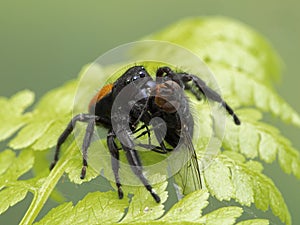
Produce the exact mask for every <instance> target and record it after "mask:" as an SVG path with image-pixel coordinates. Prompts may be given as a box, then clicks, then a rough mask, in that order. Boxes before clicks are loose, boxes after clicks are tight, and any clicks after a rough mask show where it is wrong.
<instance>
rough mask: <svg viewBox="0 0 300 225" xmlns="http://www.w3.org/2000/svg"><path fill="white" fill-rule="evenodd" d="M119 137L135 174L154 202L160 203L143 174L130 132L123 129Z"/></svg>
mask: <svg viewBox="0 0 300 225" xmlns="http://www.w3.org/2000/svg"><path fill="white" fill-rule="evenodd" d="M118 137H120V138H121V140H120V141H121V144H122V148H123V150H124V151H125V154H126V158H127V160H128V162H129V164H130V166H131V169H132V171H133V172H134V174H135V175H136V176H137V177H138V178H139V179H140V180H141V182H142V183H143V184H144V186H145V188H146V189H147V190H148V191H149V192H150V194H151V195H152V197H153V198H154V200H155V201H156V202H157V203H159V202H160V197H159V196H158V195H157V194H156V193H155V192H154V190H153V188H152V186H151V185H150V184H149V182H148V180H147V179H146V178H145V176H144V174H143V167H142V163H141V161H140V158H139V155H138V153H137V151H136V150H134V143H133V141H132V140H131V138H130V135H129V133H128V131H126V130H124V129H122V130H120V132H119V135H118Z"/></svg>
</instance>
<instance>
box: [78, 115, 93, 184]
mask: <svg viewBox="0 0 300 225" xmlns="http://www.w3.org/2000/svg"><path fill="white" fill-rule="evenodd" d="M94 128H95V120H94V119H91V120H89V121H88V125H87V127H86V132H85V135H84V139H83V143H82V164H83V166H82V169H81V175H80V178H81V179H84V177H85V174H86V168H87V166H88V163H87V151H88V147H89V146H90V144H91V140H92V136H93V133H94Z"/></svg>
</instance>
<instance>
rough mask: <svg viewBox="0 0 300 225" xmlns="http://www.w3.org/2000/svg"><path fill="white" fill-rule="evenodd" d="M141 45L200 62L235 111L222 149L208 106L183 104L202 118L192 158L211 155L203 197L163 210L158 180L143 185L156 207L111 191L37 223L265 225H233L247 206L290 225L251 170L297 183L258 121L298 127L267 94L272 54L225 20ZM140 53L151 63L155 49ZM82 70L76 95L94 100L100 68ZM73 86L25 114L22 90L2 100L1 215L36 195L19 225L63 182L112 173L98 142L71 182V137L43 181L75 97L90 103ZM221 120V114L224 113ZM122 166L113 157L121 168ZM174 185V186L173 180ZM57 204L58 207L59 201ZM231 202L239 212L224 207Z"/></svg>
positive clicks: (288, 151) (274, 64) (179, 27)
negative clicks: (169, 48)
mask: <svg viewBox="0 0 300 225" xmlns="http://www.w3.org/2000/svg"><path fill="white" fill-rule="evenodd" d="M240 34H243V35H240ZM148 38H150V39H158V40H165V41H170V42H173V43H175V44H179V45H182V46H184V47H185V48H188V49H189V50H191V51H192V52H194V53H195V54H196V55H198V56H199V57H200V58H202V59H204V61H205V62H206V63H207V65H208V66H209V68H210V69H211V70H212V71H213V72H214V74H215V77H216V79H217V81H218V83H219V84H220V86H221V89H222V92H223V96H224V98H225V99H226V101H227V102H228V103H229V104H230V105H233V106H234V108H235V109H237V108H240V109H239V110H236V112H237V114H238V116H239V117H240V118H241V121H242V125H241V126H236V125H235V124H233V122H232V118H227V119H226V131H225V136H224V138H223V139H222V140H220V137H218V135H217V134H215V136H214V138H213V139H212V140H210V137H211V136H212V135H213V134H214V133H213V132H214V131H216V130H220V129H221V128H220V127H218V123H217V122H216V118H214V117H213V116H211V113H210V112H211V111H210V107H208V104H206V103H203V102H201V103H199V102H198V101H197V100H194V99H192V98H191V105H192V106H193V114H194V115H198V114H201V116H199V117H195V118H199V119H198V120H197V121H195V135H194V137H193V143H194V146H195V149H196V151H197V154H198V158H199V160H201V159H202V157H203V152H204V150H205V149H206V147H207V146H208V143H210V144H211V145H210V147H211V148H214V150H215V153H216V154H215V155H213V156H211V161H210V164H208V165H207V167H206V168H204V170H203V171H202V182H203V186H204V188H203V190H198V191H194V192H192V193H190V194H188V195H186V196H185V197H184V198H183V199H181V200H180V201H178V202H177V203H176V204H174V205H173V206H172V207H171V208H170V209H169V210H166V209H165V208H164V207H165V202H166V200H167V198H168V192H167V190H166V186H167V182H166V181H164V182H162V180H164V177H163V176H159V175H156V176H154V175H151V176H149V178H150V179H151V181H156V183H158V184H157V185H155V190H156V191H157V193H158V194H159V195H160V197H161V199H162V202H161V203H160V204H157V203H155V202H154V201H153V199H152V197H151V195H149V193H148V192H147V190H145V188H144V187H124V191H125V193H126V194H130V195H133V197H131V198H127V197H125V198H124V199H123V200H119V199H117V193H116V192H115V191H109V192H94V193H89V194H87V195H86V196H85V197H84V198H83V199H82V200H81V201H79V202H78V203H77V204H73V203H72V202H68V203H63V204H61V205H59V206H58V207H56V208H54V209H52V210H51V211H49V212H48V213H47V215H46V216H44V217H43V218H42V219H41V220H40V221H38V222H37V223H36V224H115V223H123V224H235V223H236V222H237V224H239V225H248V224H269V221H268V220H266V219H258V218H252V219H251V218H250V219H248V220H245V221H241V220H243V217H241V216H242V215H243V212H244V210H243V209H244V208H247V207H250V206H252V205H254V206H255V207H256V208H257V210H261V211H267V210H269V209H270V210H272V213H273V214H274V215H275V216H277V217H278V218H279V219H280V220H281V221H282V222H283V223H286V224H291V217H290V214H289V211H288V207H287V205H286V203H285V201H284V199H283V196H282V195H281V193H280V191H279V190H278V188H277V187H276V186H275V184H274V183H273V181H272V180H271V179H270V178H269V177H267V176H266V175H264V174H263V166H262V164H261V163H260V162H259V161H260V160H261V161H263V162H265V163H273V162H274V161H275V160H276V158H277V161H278V163H279V165H280V166H281V168H282V170H283V171H284V172H286V173H288V174H289V173H292V174H293V175H294V176H295V177H296V178H298V179H299V178H300V156H299V151H298V150H297V149H295V147H293V146H292V144H291V143H290V141H289V140H288V138H286V137H283V136H282V135H281V134H280V131H279V130H278V129H277V128H275V127H273V126H272V125H270V124H266V123H265V122H263V116H262V115H263V112H267V113H271V114H273V115H275V116H276V117H278V118H280V119H281V120H282V121H283V122H287V123H292V124H293V125H296V126H300V117H299V115H298V114H297V112H295V111H294V110H293V109H292V107H291V106H289V105H288V103H286V102H285V101H284V100H283V99H282V98H281V97H280V96H278V94H277V93H276V92H275V90H274V88H273V85H274V82H276V81H278V80H279V78H280V60H279V58H278V56H277V54H276V53H275V52H274V50H273V49H272V48H271V46H270V45H269V44H268V43H267V42H266V41H265V40H264V39H263V38H262V37H261V36H260V35H258V34H257V33H256V32H254V31H253V30H252V29H250V28H248V27H246V26H245V25H243V24H240V23H238V22H236V21H232V20H229V19H225V18H196V19H188V20H184V21H181V22H179V23H177V24H175V25H172V26H170V27H169V28H166V29H165V30H163V31H161V32H159V33H157V34H153V35H151V36H149V37H148ZM148 51H149V52H150V53H151V54H153V55H155V54H158V52H155V50H153V52H151V51H152V50H151V49H148ZM87 69H89V70H90V72H91V73H92V74H93V75H94V76H92V77H91V79H90V80H89V81H88V82H86V83H84V84H83V92H84V93H91V94H94V93H93V92H91V91H90V88H91V87H90V86H92V85H98V84H101V83H103V82H104V81H102V80H100V81H99V83H98V82H97V83H95V82H94V79H93V78H94V77H99V74H103V73H104V74H105V73H106V71H107V70H106V69H107V68H104V69H103V68H99V67H95V66H92V67H85V68H84V69H83V71H82V73H83V74H84V73H85V72H86V71H87ZM80 76H81V75H80ZM79 80H80V79H77V80H74V81H71V82H68V83H67V84H65V85H63V86H61V87H59V88H57V89H54V90H52V91H50V92H49V93H47V94H46V95H45V96H44V97H42V98H41V100H40V101H39V102H38V103H37V104H36V105H34V107H33V108H32V110H31V109H28V107H29V106H31V105H32V104H33V101H34V94H33V93H32V92H30V91H28V90H25V91H21V92H19V93H17V94H16V95H14V96H12V97H11V98H9V99H6V98H0V104H1V109H0V140H1V141H3V140H7V139H8V138H11V139H10V140H9V143H8V148H10V149H7V150H5V151H2V152H1V153H0V199H2V201H1V205H0V214H2V213H4V212H5V211H6V210H7V209H8V208H9V207H12V206H14V205H15V204H17V203H18V202H20V201H22V200H23V199H24V198H25V197H26V195H27V193H28V192H31V193H32V194H33V196H34V197H33V200H32V202H31V205H30V206H29V208H28V210H27V212H26V214H25V216H24V218H23V219H22V221H21V223H20V224H32V223H34V222H36V217H37V216H38V214H39V212H40V211H41V209H42V207H43V206H44V205H45V203H46V201H47V199H48V198H49V197H50V195H51V194H52V195H53V194H55V186H56V184H57V183H58V181H59V179H60V178H61V177H62V176H63V174H64V173H67V174H68V177H69V179H70V180H71V181H72V182H75V183H79V184H80V183H82V182H88V181H90V180H92V179H94V178H95V177H97V176H98V175H99V172H97V171H101V170H103V169H104V171H103V173H104V174H105V175H106V176H109V175H111V171H110V170H109V171H108V170H105V168H110V161H109V153H108V151H106V147H105V143H104V142H103V141H102V140H100V141H99V142H95V143H93V144H97V145H99V144H101V145H102V146H104V147H103V148H101V150H100V153H101V157H99V162H98V164H100V168H95V167H94V166H93V165H92V163H91V164H90V165H92V166H90V167H89V168H88V171H87V177H86V179H85V180H81V179H79V173H80V169H81V163H82V162H81V153H80V149H79V148H78V143H76V141H75V140H73V139H71V138H70V139H68V142H67V143H66V144H65V145H64V147H63V151H62V155H61V158H60V160H59V162H58V163H57V165H56V166H55V167H54V169H53V170H52V171H51V173H49V172H48V163H46V162H45V161H46V160H45V159H44V157H45V153H46V152H47V151H48V150H50V149H51V148H52V147H53V146H55V144H56V141H57V137H58V136H59V135H60V133H61V132H62V131H63V130H64V128H65V126H66V124H67V123H68V122H69V120H70V119H71V116H72V110H73V107H74V106H73V103H74V96H75V94H77V101H79V102H87V101H88V99H90V97H91V96H87V97H86V96H84V95H81V94H78V93H77V92H76V90H77V86H78V84H79ZM92 88H94V87H92ZM250 107H251V108H250ZM76 110H82V108H80V107H79V108H78V109H76ZM76 110H75V111H76ZM220 111H221V110H220ZM79 112H81V111H79ZM220 113H223V114H224V112H223V111H221V112H220ZM212 127H213V128H214V129H212ZM101 132H102V133H103V132H104V130H102V131H100V133H101ZM216 133H217V132H216ZM78 135H79V138H78V139H80V140H81V139H82V138H81V137H80V136H82V134H81V133H80V132H79V134H78ZM209 141H211V142H209ZM79 146H80V144H79ZM11 149H13V150H11ZM14 150H19V151H14ZM96 150H98V151H99V147H97V148H96V147H93V146H91V149H90V158H89V159H90V161H93V159H94V158H97V159H98V157H94V155H93V153H94V151H96ZM151 154H153V155H152V156H153V157H148V158H150V159H152V160H162V157H163V156H157V154H155V153H151ZM123 158H124V155H122V153H121V160H123ZM142 159H143V161H144V162H145V163H146V164H147V163H149V164H151V162H150V161H147V157H143V155H142ZM174 163H175V162H174ZM45 164H47V165H45ZM129 172H130V173H131V171H129ZM126 173H128V171H125V170H124V169H121V171H120V174H121V176H122V175H125V174H126ZM126 176H127V175H126ZM131 176H132V179H135V178H134V175H132V174H131ZM130 178H131V177H130ZM175 179H176V181H177V184H178V185H179V186H180V185H181V183H180V180H178V179H177V178H175ZM187 179H188V178H187ZM188 185H189V184H188ZM55 196H56V198H57V199H61V197H60V196H59V194H58V193H56V194H55ZM125 196H127V195H125ZM211 198H214V199H215V200H216V201H219V202H221V203H222V204H223V205H222V206H224V202H225V204H227V205H226V206H225V207H218V208H217V209H214V210H208V208H206V207H207V206H209V205H210V203H209V201H210V199H211ZM230 200H234V201H235V202H236V204H237V205H238V206H232V205H229V204H230V202H229V201H230ZM204 209H207V210H206V211H203V210H204ZM204 212H205V213H204Z"/></svg>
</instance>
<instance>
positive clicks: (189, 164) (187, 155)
mask: <svg viewBox="0 0 300 225" xmlns="http://www.w3.org/2000/svg"><path fill="white" fill-rule="evenodd" d="M182 133H183V143H182V145H181V146H180V148H181V149H179V150H180V151H182V154H181V155H183V157H184V158H183V160H184V161H183V162H185V164H184V165H183V167H182V168H181V170H179V172H178V173H177V174H176V175H175V177H174V178H175V182H176V183H177V187H178V189H179V191H180V193H179V194H181V195H182V194H183V195H186V194H188V193H190V192H193V191H195V190H199V189H201V188H202V184H201V173H200V169H199V164H198V160H197V155H196V152H195V149H194V146H193V143H192V139H191V136H190V134H189V133H188V132H182Z"/></svg>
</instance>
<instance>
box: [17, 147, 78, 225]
mask: <svg viewBox="0 0 300 225" xmlns="http://www.w3.org/2000/svg"><path fill="white" fill-rule="evenodd" d="M75 150H77V148H76V144H75V142H73V143H72V144H71V145H70V146H69V147H68V148H67V149H66V150H65V154H63V156H62V157H61V158H60V160H59V161H58V163H57V165H56V166H55V167H54V168H53V170H52V171H51V172H50V174H49V176H48V177H47V179H45V182H44V183H43V185H42V186H41V187H40V188H39V189H37V190H36V191H35V192H34V197H33V200H32V202H31V204H30V206H29V208H28V210H27V212H26V213H25V215H24V217H23V218H22V220H21V222H20V223H19V225H29V224H32V223H33V222H34V220H35V218H36V217H37V216H38V214H39V212H40V211H41V209H42V208H43V206H44V205H45V203H46V201H47V200H48V198H49V196H50V194H51V193H52V191H53V189H54V188H55V186H56V184H57V182H58V181H59V179H60V178H61V177H62V175H63V174H64V172H65V170H66V168H67V166H68V163H69V161H70V160H71V159H72V157H71V156H72V155H74V152H75Z"/></svg>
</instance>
